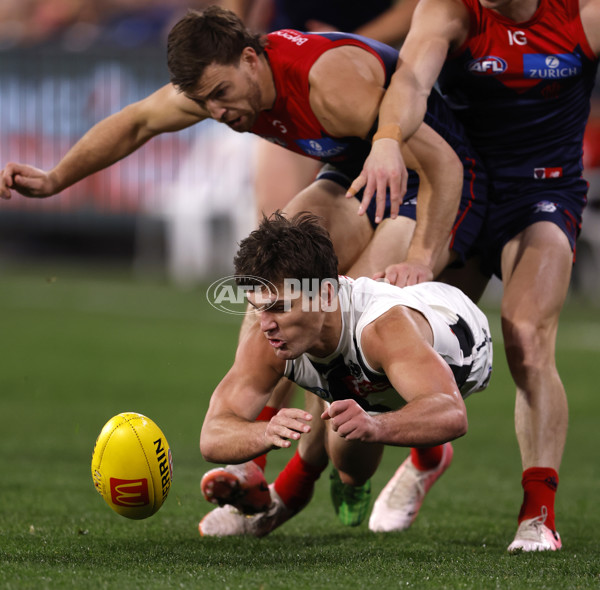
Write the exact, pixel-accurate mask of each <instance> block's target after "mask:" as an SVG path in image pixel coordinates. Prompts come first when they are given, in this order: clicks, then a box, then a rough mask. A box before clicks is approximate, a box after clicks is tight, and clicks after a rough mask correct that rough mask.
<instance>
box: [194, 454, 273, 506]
mask: <svg viewBox="0 0 600 590" xmlns="http://www.w3.org/2000/svg"><path fill="white" fill-rule="evenodd" d="M200 489H201V491H202V495H203V496H204V498H205V499H206V500H208V501H209V502H212V503H213V504H217V505H219V506H225V505H229V506H233V507H235V508H237V509H238V510H239V511H240V512H243V513H244V514H256V513H257V512H264V511H266V510H267V509H268V508H269V506H270V505H271V494H270V493H269V486H268V484H267V480H266V479H265V475H264V473H263V472H262V469H261V468H260V467H259V466H258V465H257V464H256V463H255V462H254V461H248V462H246V463H241V464H240V465H226V466H225V467H216V468H215V469H211V470H210V471H207V472H206V473H205V474H204V476H203V477H202V481H201V482H200Z"/></svg>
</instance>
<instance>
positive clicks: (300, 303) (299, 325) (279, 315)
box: [248, 293, 339, 360]
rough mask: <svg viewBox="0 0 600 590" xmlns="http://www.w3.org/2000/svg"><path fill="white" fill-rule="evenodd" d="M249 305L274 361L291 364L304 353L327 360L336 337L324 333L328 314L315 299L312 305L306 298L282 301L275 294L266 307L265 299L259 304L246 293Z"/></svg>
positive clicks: (253, 296) (251, 295) (284, 299)
mask: <svg viewBox="0 0 600 590" xmlns="http://www.w3.org/2000/svg"><path fill="white" fill-rule="evenodd" d="M248 301H249V303H250V305H251V306H253V307H254V312H255V313H256V314H257V315H258V321H259V323H260V329H261V331H262V333H263V334H264V335H265V338H266V339H267V340H268V341H269V344H270V345H271V347H272V348H273V351H274V352H275V355H276V356H277V357H279V358H281V359H284V360H291V359H295V358H298V357H299V356H300V355H302V354H304V353H305V352H310V353H312V354H315V355H316V356H326V355H327V354H330V353H331V352H333V350H335V347H336V346H337V343H338V340H339V334H333V333H331V331H328V330H325V329H324V326H325V325H326V320H327V316H328V315H330V313H331V312H327V311H323V310H322V309H321V306H320V303H319V300H318V299H317V301H316V303H315V300H313V299H309V298H308V297H306V296H305V295H302V296H300V297H295V298H285V297H278V296H277V295H276V294H274V295H273V297H271V298H270V299H269V302H268V303H267V304H266V305H265V304H264V301H265V299H264V297H262V298H260V301H259V300H258V298H257V297H256V295H255V294H253V293H248Z"/></svg>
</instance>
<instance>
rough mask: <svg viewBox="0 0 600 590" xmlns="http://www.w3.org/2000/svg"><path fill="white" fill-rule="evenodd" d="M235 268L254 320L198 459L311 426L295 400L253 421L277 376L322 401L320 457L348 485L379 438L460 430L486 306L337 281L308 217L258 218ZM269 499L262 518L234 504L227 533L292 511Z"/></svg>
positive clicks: (261, 446)
mask: <svg viewBox="0 0 600 590" xmlns="http://www.w3.org/2000/svg"><path fill="white" fill-rule="evenodd" d="M300 253H301V255H299V254H300ZM235 267H236V277H237V278H238V279H237V280H238V285H240V286H243V288H244V290H245V291H246V292H247V298H248V301H249V303H250V305H251V306H252V308H253V312H254V313H255V314H256V321H255V322H254V324H253V325H252V327H251V328H250V329H249V330H248V332H247V334H246V335H245V337H244V338H243V339H242V340H240V343H239V345H238V350H237V353H236V357H235V361H234V363H233V366H232V367H231V369H230V370H229V372H228V373H227V375H226V376H225V377H224V378H223V380H222V381H221V383H219V385H218V386H217V388H216V389H215V391H214V393H213V395H212V398H211V402H210V407H209V410H208V412H207V414H206V417H205V420H204V424H203V427H202V434H201V438H200V449H201V452H202V454H203V456H204V458H205V459H206V460H208V461H211V462H215V463H242V462H245V461H249V460H251V459H253V458H254V457H257V456H259V455H261V454H263V453H265V452H267V451H269V450H271V449H274V448H286V447H289V446H290V445H291V441H294V440H295V441H297V440H299V439H300V438H301V437H302V436H303V435H305V434H307V433H309V432H310V430H311V421H312V420H313V416H312V415H311V414H309V413H308V412H306V411H305V410H302V409H298V408H283V409H282V410H280V411H279V412H278V413H277V414H276V415H275V416H274V417H273V418H272V419H271V420H270V421H269V422H256V421H255V418H256V416H257V415H258V414H259V412H260V411H261V410H262V408H263V407H264V405H265V404H266V403H267V401H268V399H269V396H270V394H271V392H272V390H273V388H274V387H275V385H276V384H277V383H278V382H279V380H280V379H281V377H283V376H287V377H288V378H289V379H291V380H293V381H295V382H296V383H298V384H299V385H301V386H302V387H305V388H307V389H308V390H310V391H312V392H313V393H315V394H316V395H318V396H319V397H320V398H322V400H323V409H322V414H321V418H322V419H323V420H325V421H326V422H327V434H326V436H327V439H328V440H327V442H328V444H327V448H328V451H329V454H330V458H331V460H332V462H333V464H334V465H335V467H336V469H337V471H338V473H339V477H340V479H341V481H342V482H343V483H344V484H347V485H350V486H360V485H362V484H364V483H365V482H366V481H367V480H368V479H369V478H370V477H371V476H372V474H373V472H374V470H375V469H376V466H377V465H378V463H379V459H380V457H381V454H382V452H383V446H384V445H386V444H389V445H396V446H406V447H415V446H419V447H422V446H425V447H427V446H434V445H443V444H445V443H447V442H448V441H451V440H453V439H455V438H458V437H460V436H463V435H464V434H465V433H466V430H467V414H466V408H465V405H464V400H463V398H464V397H466V396H467V395H468V394H470V393H472V392H474V391H479V390H481V389H484V388H485V387H486V386H487V383H488V381H489V377H490V373H491V363H492V345H491V339H490V335H489V334H490V331H489V326H488V323H487V320H486V318H485V316H484V314H483V313H482V312H481V311H480V310H479V309H478V308H477V307H476V306H475V304H474V303H472V302H471V301H470V300H469V299H468V298H467V297H466V296H465V295H463V294H462V293H461V292H460V291H459V290H458V289H456V288H454V287H451V286H449V285H444V284H441V283H423V284H420V285H415V286H413V287H406V288H403V289H401V288H399V287H395V286H391V285H388V284H385V283H378V282H376V281H373V280H371V279H367V278H361V279H357V280H354V281H353V280H352V279H348V278H345V277H341V278H339V279H338V277H337V258H336V256H335V253H334V251H333V246H332V244H331V240H330V239H329V236H328V234H327V232H326V231H325V230H324V229H323V228H322V226H321V225H320V224H319V223H318V221H317V218H315V217H314V216H312V215H309V214H300V215H297V216H295V217H294V218H292V219H290V220H288V219H286V218H285V217H283V216H281V215H280V214H275V215H274V216H272V217H271V218H270V219H264V220H263V222H262V223H261V225H260V227H259V229H258V230H256V231H254V232H252V233H251V234H250V236H249V237H248V238H246V239H245V240H243V241H242V243H241V245H240V249H239V251H238V254H237V256H236V259H235ZM332 277H333V278H332ZM266 285H269V286H271V288H270V289H269V288H268V287H267V286H266ZM271 495H272V497H273V500H274V501H273V505H272V507H271V509H270V510H269V513H268V514H266V515H265V514H263V515H257V516H256V517H246V516H242V515H239V513H238V516H235V515H234V514H233V513H232V519H233V520H232V527H233V528H235V527H237V529H236V531H237V534H240V532H241V531H240V530H239V527H240V526H241V527H251V530H248V531H247V532H248V533H250V534H254V535H258V536H260V535H261V534H266V533H267V532H270V531H271V530H272V529H273V528H274V526H277V525H278V524H281V522H284V521H285V520H287V518H289V517H290V516H292V515H293V513H294V512H293V511H290V510H286V508H285V506H283V505H282V503H281V502H278V498H277V494H276V493H275V492H274V490H273V489H271ZM220 525H221V526H222V525H223V523H222V522H221V523H220ZM263 526H264V529H261V528H260V527H263ZM252 527H253V528H252ZM200 531H201V532H202V533H203V534H211V533H210V531H205V530H203V525H202V523H200ZM222 534H227V532H225V533H222Z"/></svg>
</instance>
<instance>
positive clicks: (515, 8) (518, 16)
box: [492, 0, 542, 23]
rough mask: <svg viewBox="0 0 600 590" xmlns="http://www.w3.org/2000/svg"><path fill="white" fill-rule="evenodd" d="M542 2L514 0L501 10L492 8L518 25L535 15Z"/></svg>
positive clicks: (536, 0)
mask: <svg viewBox="0 0 600 590" xmlns="http://www.w3.org/2000/svg"><path fill="white" fill-rule="evenodd" d="M541 1H542V0H512V1H511V2H507V3H506V4H503V5H502V6H500V7H499V8H492V10H493V11H494V12H497V13H498V14H501V15H502V16H504V17H506V18H509V19H510V20H512V21H515V22H516V23H524V22H527V21H528V20H529V19H530V18H531V17H532V16H533V15H534V14H535V11H536V10H537V9H538V6H539V5H540V2H541Z"/></svg>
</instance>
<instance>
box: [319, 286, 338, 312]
mask: <svg viewBox="0 0 600 590" xmlns="http://www.w3.org/2000/svg"><path fill="white" fill-rule="evenodd" d="M337 292H338V289H337V283H336V282H335V281H333V280H330V279H325V280H324V281H323V282H322V283H321V308H322V309H323V311H335V309H336V306H337V301H338V300H337Z"/></svg>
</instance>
